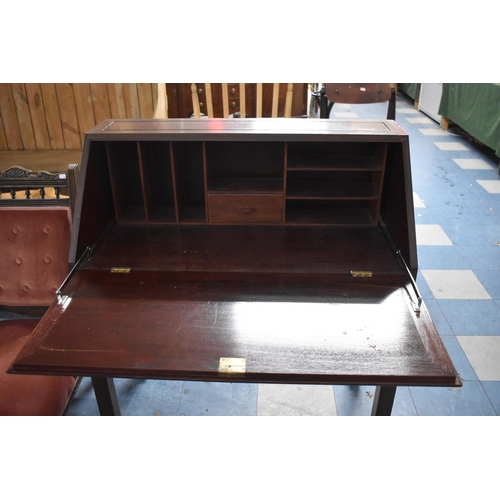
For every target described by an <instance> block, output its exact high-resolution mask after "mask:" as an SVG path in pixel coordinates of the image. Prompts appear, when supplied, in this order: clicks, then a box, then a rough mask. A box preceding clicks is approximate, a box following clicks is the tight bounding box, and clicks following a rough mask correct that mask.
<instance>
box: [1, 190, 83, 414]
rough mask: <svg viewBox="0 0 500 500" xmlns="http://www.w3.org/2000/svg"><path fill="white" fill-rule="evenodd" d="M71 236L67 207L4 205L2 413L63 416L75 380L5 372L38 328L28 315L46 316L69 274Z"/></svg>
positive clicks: (23, 202)
mask: <svg viewBox="0 0 500 500" xmlns="http://www.w3.org/2000/svg"><path fill="white" fill-rule="evenodd" d="M2 198H3V197H2ZM0 201H4V199H2V200H0ZM5 205H7V206H5ZM63 205H64V204H63ZM70 234H71V208H70V206H69V204H67V206H58V205H57V202H54V203H48V206H43V205H41V204H40V203H38V204H36V205H35V206H30V199H29V198H28V199H23V200H21V199H19V204H17V205H16V204H15V203H14V204H13V203H12V202H10V203H6V204H3V203H0V242H1V243H0V306H1V309H2V311H1V312H0V319H1V320H0V415H62V414H63V412H64V409H65V407H66V405H67V403H68V401H69V399H70V397H71V394H72V392H73V390H74V388H75V385H76V380H75V379H74V378H73V377H50V376H32V375H12V374H8V373H6V372H7V370H8V369H9V367H10V364H11V363H12V361H13V360H14V358H15V357H16V355H17V354H18V353H19V351H20V350H21V348H22V347H23V346H24V344H25V343H26V341H27V340H28V338H29V336H30V334H31V333H32V331H33V330H34V328H35V327H36V326H37V323H38V319H36V318H30V317H29V316H32V315H33V314H35V315H36V316H38V317H40V316H41V315H42V314H43V312H44V311H45V310H46V309H47V307H48V306H49V305H50V304H51V303H52V302H53V301H54V300H55V298H56V295H55V292H56V290H57V289H58V288H59V286H60V285H61V283H62V282H63V281H64V278H65V277H66V275H67V274H68V255H69V242H70ZM6 311H9V312H8V313H7V312H6ZM6 318H7V319H6Z"/></svg>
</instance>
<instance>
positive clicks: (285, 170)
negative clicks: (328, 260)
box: [106, 141, 387, 225]
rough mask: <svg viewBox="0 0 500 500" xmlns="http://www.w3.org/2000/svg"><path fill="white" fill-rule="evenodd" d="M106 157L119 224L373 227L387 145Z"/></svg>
mask: <svg viewBox="0 0 500 500" xmlns="http://www.w3.org/2000/svg"><path fill="white" fill-rule="evenodd" d="M106 151H107V155H106V158H107V163H108V170H109V174H110V180H111V187H112V197H113V203H114V208H115V215H116V220H117V222H118V223H119V224H124V225H138V224H139V225H141V224H145V225H148V224H151V225H162V224H165V225H167V224H177V223H178V224H219V223H223V222H224V223H226V224H227V223H229V224H236V223H241V221H243V220H244V221H248V222H251V223H261V224H263V223H267V224H283V223H284V224H287V225H290V224H291V225H301V224H304V225H373V224H376V223H377V221H378V217H379V210H380V199H381V190H382V185H383V177H384V168H385V161H386V152H387V145H386V144H377V143H362V142H360V143H347V144H346V143H342V144H339V143H322V142H318V143H284V142H276V143H274V142H269V143H268V142H262V143H258V147H257V145H256V143H254V142H249V143H245V142H217V141H216V142H203V141H172V142H167V141H139V142H134V141H128V142H123V143H121V142H120V141H117V142H108V143H107V144H106ZM220 214H225V215H224V217H222V218H221V217H220Z"/></svg>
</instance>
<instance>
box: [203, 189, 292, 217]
mask: <svg viewBox="0 0 500 500" xmlns="http://www.w3.org/2000/svg"><path fill="white" fill-rule="evenodd" d="M208 217H209V222H213V223H226V224H245V223H248V224H251V223H255V224H281V222H282V221H283V196H282V195H275V194H241V195H240V194H209V195H208Z"/></svg>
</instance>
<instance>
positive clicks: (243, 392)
mask: <svg viewBox="0 0 500 500" xmlns="http://www.w3.org/2000/svg"><path fill="white" fill-rule="evenodd" d="M257 390H258V385H257V384H245V383H227V382H185V383H184V386H183V390H182V397H181V401H180V404H179V409H178V414H179V415H193V416H213V415H228V416H239V415H241V416H254V415H257Z"/></svg>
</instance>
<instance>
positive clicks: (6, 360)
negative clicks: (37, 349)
mask: <svg viewBox="0 0 500 500" xmlns="http://www.w3.org/2000/svg"><path fill="white" fill-rule="evenodd" d="M37 322H38V321H37V320H31V319H17V320H5V321H0V415H44V416H47V415H62V413H63V411H64V408H65V407H66V404H67V402H68V400H69V397H70V395H71V392H72V390H73V388H74V386H75V379H74V378H73V377H53V376H45V375H11V374H9V373H6V371H7V370H8V369H9V367H10V365H11V363H12V362H13V361H14V358H15V357H16V356H17V354H18V353H19V351H20V350H21V349H22V348H23V346H24V344H26V341H27V340H28V337H29V336H30V334H31V332H32V331H33V330H34V328H35V326H36V325H37Z"/></svg>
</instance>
